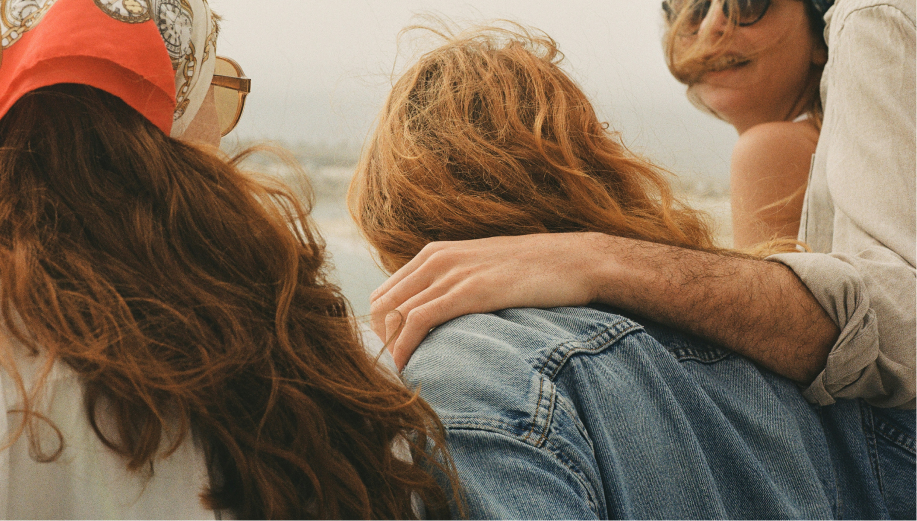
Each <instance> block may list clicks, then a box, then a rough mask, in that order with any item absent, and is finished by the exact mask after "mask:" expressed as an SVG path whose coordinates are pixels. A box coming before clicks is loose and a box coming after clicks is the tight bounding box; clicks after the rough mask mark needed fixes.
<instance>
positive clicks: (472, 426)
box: [441, 417, 598, 515]
mask: <svg viewBox="0 0 917 521" xmlns="http://www.w3.org/2000/svg"><path fill="white" fill-rule="evenodd" d="M441 421H442V424H443V427H445V428H446V430H447V431H450V430H451V431H460V430H467V431H488V432H492V433H494V434H498V435H501V436H506V437H508V438H512V439H515V440H517V441H525V440H519V436H517V435H515V434H514V433H513V432H512V431H513V429H512V426H511V425H509V424H507V423H506V422H503V421H498V420H497V421H490V420H484V421H481V420H479V419H476V420H464V419H461V418H457V417H447V418H442V419H441ZM587 441H590V443H591V440H588V438H587ZM526 444H527V445H530V446H532V444H531V443H526ZM535 448H538V449H547V450H548V452H550V453H551V455H552V456H553V457H554V459H556V460H557V462H558V463H560V464H561V465H563V466H564V467H565V468H566V469H567V470H569V471H570V472H571V473H572V474H573V475H574V476H575V477H576V479H577V481H578V482H579V483H580V485H581V486H582V487H583V488H584V489H585V490H586V494H587V495H588V500H589V506H590V508H592V511H593V512H595V513H596V515H598V501H597V500H596V497H597V496H596V492H595V490H594V489H593V487H592V485H591V484H590V482H589V479H588V478H587V477H586V475H585V474H583V472H582V471H581V470H579V467H577V466H576V465H574V464H573V462H571V461H569V458H567V457H566V455H565V454H564V453H563V451H562V450H560V449H559V448H558V447H556V446H555V445H554V444H553V443H551V442H550V441H547V442H546V443H544V444H543V446H541V447H535Z"/></svg>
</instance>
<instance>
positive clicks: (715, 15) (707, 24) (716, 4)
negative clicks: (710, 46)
mask: <svg viewBox="0 0 917 521" xmlns="http://www.w3.org/2000/svg"><path fill="white" fill-rule="evenodd" d="M724 1H725V0H713V1H712V2H711V3H710V9H708V10H707V14H705V15H704V19H703V20H701V23H700V27H698V32H700V33H701V34H703V33H708V34H709V33H713V34H722V33H723V31H725V30H726V25H727V24H728V23H729V17H728V16H727V15H726V12H725V11H726V10H725V9H723V2H724Z"/></svg>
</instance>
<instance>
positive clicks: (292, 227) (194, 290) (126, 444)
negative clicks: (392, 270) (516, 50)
mask: <svg viewBox="0 0 917 521" xmlns="http://www.w3.org/2000/svg"><path fill="white" fill-rule="evenodd" d="M239 160H241V157H240V158H237V159H236V160H235V161H233V162H228V163H227V162H226V161H225V160H224V159H222V158H221V157H218V156H216V155H214V154H213V153H211V152H208V151H206V150H203V149H201V148H197V147H195V146H192V145H189V144H186V143H183V142H181V141H178V140H175V139H172V138H169V137H168V136H166V135H164V134H163V133H162V132H160V131H159V130H158V129H157V128H156V127H155V126H153V125H152V124H151V123H149V122H148V121H147V120H146V119H144V118H143V117H142V116H141V115H140V114H138V113H136V112H134V111H133V110H132V109H130V108H129V107H128V106H127V105H126V104H124V103H123V102H121V101H120V100H119V99H117V98H115V97H113V96H111V95H109V94H107V93H104V92H101V91H98V90H95V89H93V88H90V87H85V86H77V85H60V86H55V87H50V88H45V89H41V90H39V91H36V92H34V93H31V94H30V95H28V96H26V97H25V98H23V99H22V100H21V101H19V102H18V103H17V104H16V106H14V107H13V108H12V109H11V110H10V112H9V113H8V114H7V115H6V116H4V117H3V119H2V120H0V309H2V320H3V326H4V327H5V328H6V329H7V331H8V332H9V333H10V334H12V335H14V336H15V337H16V338H17V339H18V340H19V341H20V342H21V343H22V344H24V345H25V346H28V347H29V348H30V350H31V351H32V354H33V355H35V356H46V357H47V360H48V363H47V364H45V376H47V370H48V369H50V367H51V365H50V364H51V362H52V361H53V360H56V359H60V360H62V361H63V362H65V363H66V364H67V365H69V366H70V367H72V368H73V369H74V370H75V371H76V372H77V373H79V375H80V377H81V379H82V382H83V383H84V384H85V403H86V412H87V414H88V417H89V420H90V422H91V423H92V427H93V428H94V429H95V432H96V434H97V435H98V437H99V438H100V439H101V440H102V442H103V443H104V444H105V445H106V446H108V447H109V448H110V449H112V450H114V451H116V452H117V453H118V454H121V455H123V456H124V458H125V464H126V465H127V467H128V468H129V469H133V470H137V471H141V472H155V466H156V461H157V459H158V458H161V457H166V456H168V454H170V453H171V452H172V451H174V450H175V449H176V448H177V447H178V445H179V443H181V442H182V440H184V439H186V438H187V437H188V436H193V437H195V438H196V439H197V440H198V441H199V442H200V443H201V444H202V446H203V448H204V451H205V454H206V456H207V460H208V464H209V467H210V469H211V472H212V474H211V486H210V488H209V489H208V490H206V491H205V492H204V493H203V495H202V499H203V500H204V502H205V505H207V506H209V507H210V508H218V509H228V510H229V511H231V512H232V513H233V515H235V516H237V517H240V518H298V517H318V518H345V517H346V518H350V517H363V518H369V517H387V518H411V517H415V516H416V512H415V510H414V509H413V508H412V496H414V497H415V498H418V499H420V500H422V501H423V503H424V504H425V505H426V508H427V509H428V512H429V513H430V514H432V515H435V516H447V515H448V514H449V510H448V504H447V503H448V501H449V498H447V497H446V495H445V493H444V492H443V490H442V489H441V488H440V487H439V486H438V485H437V484H436V481H435V480H434V479H433V477H432V475H431V472H432V471H443V472H446V474H447V475H449V476H454V470H451V467H449V466H448V464H447V463H439V462H440V461H448V457H447V456H445V455H443V454H440V453H438V452H435V449H434V452H431V453H428V452H427V451H426V447H427V445H428V442H432V445H433V446H434V447H443V446H444V444H443V433H442V427H441V425H440V424H439V422H438V420H437V419H436V417H435V416H434V413H433V411H432V410H431V409H430V407H429V406H428V405H427V404H425V403H424V402H423V401H422V400H420V399H419V398H418V397H417V396H416V394H414V393H413V392H411V391H409V390H407V389H405V388H404V387H403V386H402V385H401V384H400V383H399V382H398V381H397V379H396V378H395V377H394V376H385V375H384V374H383V373H382V372H380V371H379V370H378V368H377V367H376V366H375V364H374V361H373V360H372V359H371V358H369V357H368V356H367V355H366V353H365V351H364V347H363V345H362V344H361V341H360V339H359V336H358V333H357V329H356V326H355V323H354V321H353V320H352V318H351V315H350V313H349V309H348V304H347V302H346V300H345V299H344V298H343V297H342V296H341V294H340V292H339V290H338V288H337V287H335V286H334V285H332V284H331V283H329V282H328V280H327V273H326V272H325V268H326V266H327V263H326V254H325V251H324V245H323V243H322V241H321V239H320V237H318V236H317V235H315V234H314V233H313V231H312V224H310V222H309V220H308V215H307V209H306V208H305V207H304V206H303V205H302V203H300V202H299V201H298V200H297V198H296V197H294V195H292V193H291V192H290V191H289V190H288V189H287V188H285V187H284V186H283V185H280V184H279V183H273V184H272V183H271V182H269V181H268V180H266V179H259V178H257V177H254V176H252V175H248V174H245V173H243V172H242V171H241V170H240V169H239V166H238V161H239ZM11 360H12V359H11V356H10V353H8V352H2V350H0V361H2V365H3V369H5V370H6V371H7V372H8V373H10V374H11V375H14V378H16V381H17V385H18V386H19V388H20V393H21V394H22V397H23V400H24V402H25V407H24V411H22V412H24V413H25V414H24V418H25V420H24V421H23V422H22V425H21V426H20V428H19V429H18V431H17V432H16V433H14V436H13V438H12V439H11V440H7V441H6V442H5V444H4V445H0V449H2V448H8V447H9V446H10V445H11V444H12V443H13V442H14V441H15V440H16V439H17V438H18V436H22V435H28V434H29V432H30V431H32V429H33V428H35V424H36V422H39V421H42V418H41V415H40V412H39V411H36V410H33V402H34V397H35V396H36V392H37V390H35V391H33V390H27V389H25V388H24V385H23V383H22V382H23V380H22V378H21V377H19V375H18V373H17V372H16V367H15V366H14V365H13V364H12V361H11ZM103 416H105V417H106V418H108V417H110V419H111V420H112V421H113V424H114V425H115V426H116V432H114V433H111V432H103V429H101V428H100V419H101V418H102V417H103ZM45 421H46V420H45ZM109 424H110V422H106V425H109ZM105 430H106V431H107V430H108V429H107V428H106V429H105ZM61 442H62V443H65V442H66V440H61ZM404 444H407V445H409V446H410V448H411V454H412V455H413V460H412V461H406V460H405V459H403V457H402V458H399V457H397V456H396V455H395V454H393V451H392V448H393V446H395V445H404ZM59 453H60V447H59V448H58V449H57V450H56V451H55V450H50V451H49V450H45V451H44V452H43V455H44V457H45V459H54V458H55V457H57V455H59ZM430 469H433V470H432V471H431V470H430Z"/></svg>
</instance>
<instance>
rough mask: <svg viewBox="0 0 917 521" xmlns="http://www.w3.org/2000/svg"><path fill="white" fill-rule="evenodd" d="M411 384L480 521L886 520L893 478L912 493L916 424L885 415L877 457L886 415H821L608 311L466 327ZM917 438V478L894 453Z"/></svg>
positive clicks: (767, 377) (735, 364) (443, 335)
mask: <svg viewBox="0 0 917 521" xmlns="http://www.w3.org/2000/svg"><path fill="white" fill-rule="evenodd" d="M404 378H405V380H406V382H407V383H408V384H409V385H411V386H414V387H416V388H418V389H419V391H420V395H421V396H422V397H423V398H424V399H425V400H427V401H428V402H429V403H430V404H431V405H432V406H433V408H434V409H435V410H436V411H437V413H438V414H439V415H440V417H441V419H442V421H443V424H444V425H445V427H446V429H447V436H448V439H447V441H448V445H449V449H450V451H451V454H452V457H453V458H454V460H455V463H456V466H457V468H458V471H459V475H460V477H461V479H462V483H463V486H464V487H465V492H466V497H467V500H468V509H469V511H468V514H469V515H470V517H472V518H503V519H507V518H512V519H526V518H528V519H588V518H657V519H666V518H668V519H689V518H733V519H739V518H758V519H768V518H808V519H825V518H864V519H865V518H885V517H888V516H889V511H888V509H887V508H886V506H885V496H883V487H882V483H880V479H879V476H880V474H878V472H880V471H881V469H882V468H883V466H884V467H885V468H886V474H888V475H887V476H886V477H885V478H884V483H885V488H886V489H887V488H889V487H893V488H895V490H898V491H900V494H902V495H906V494H907V488H906V487H905V486H904V485H905V484H903V483H902V482H904V481H906V480H907V479H910V480H911V489H910V490H911V491H913V481H914V468H913V461H914V460H913V432H914V429H913V426H914V425H913V422H911V423H910V424H909V426H908V425H902V422H901V421H898V422H897V423H894V424H892V423H890V421H888V422H885V420H884V419H883V420H882V421H883V422H885V423H884V424H883V425H885V427H883V428H882V429H884V430H883V431H882V432H885V433H886V435H885V436H882V437H879V436H876V438H875V442H874V443H873V446H872V447H870V444H869V440H868V439H867V436H865V435H864V434H863V432H864V431H863V425H864V424H865V423H864V418H866V416H869V418H872V421H874V422H877V421H878V420H876V419H877V418H880V417H881V418H884V416H881V415H880V413H879V412H876V410H875V409H872V408H869V407H868V406H864V405H863V404H860V403H858V402H840V403H839V404H838V405H837V406H836V407H834V406H832V407H825V408H819V407H816V406H813V405H810V404H809V403H807V402H806V401H805V400H804V399H803V398H802V396H801V393H800V392H799V389H798V388H797V387H796V385H795V384H793V383H792V382H790V381H788V380H786V379H784V378H782V377H779V376H776V375H773V374H771V373H769V372H767V371H764V370H761V369H759V368H757V367H756V366H755V365H754V364H752V363H751V362H749V361H748V360H747V359H745V358H743V357H740V356H737V355H735V354H734V353H731V352H729V351H726V350H722V349H717V348H714V347H711V346H709V345H706V344H704V343H703V342H700V341H697V340H694V339H691V338H688V337H686V336H683V335H680V334H677V333H674V332H671V331H669V330H666V329H665V328H661V327H656V326H650V325H648V326H647V327H646V328H644V327H643V326H641V325H639V324H637V323H636V322H634V321H632V320H629V319H627V318H624V317H621V316H619V315H615V314H612V313H607V312H604V311H600V310H597V309H592V308H556V309H550V310H539V309H511V310H504V311H501V312H498V313H494V314H486V315H468V316H465V317H461V318H459V319H456V320H454V321H452V322H449V323H447V324H445V325H443V326H441V327H439V328H436V329H435V330H433V331H432V332H431V333H430V335H429V336H428V337H427V339H426V340H425V341H424V343H423V344H421V347H420V348H419V349H418V350H417V351H416V352H415V354H414V355H413V357H412V359H411V362H410V363H409V364H408V366H407V368H406V369H405V371H404ZM867 413H868V414H867ZM899 420H900V419H899ZM877 424H878V423H877ZM826 426H827V427H826ZM892 426H895V429H892ZM908 429H910V430H908ZM876 430H877V432H878V430H879V429H878V428H877V429H876ZM908 433H909V434H908ZM908 435H909V436H910V438H907V436H908ZM888 438H892V439H893V440H889V439H888ZM907 440H910V449H911V450H910V453H909V454H910V458H911V459H910V467H908V465H907V463H905V464H904V465H903V466H902V464H901V457H900V455H895V456H881V454H887V453H888V451H887V450H885V451H884V452H883V450H880V449H879V445H880V444H881V443H884V442H886V441H890V442H892V445H894V447H895V448H896V449H898V448H900V445H901V444H902V443H903V444H905V445H906V444H907ZM894 441H897V443H894ZM883 458H885V459H886V460H888V461H885V462H883ZM877 469H878V470H877ZM908 476H910V477H909V478H908ZM911 494H912V495H911V499H913V493H912V492H911ZM910 506H911V509H913V503H911V505H910Z"/></svg>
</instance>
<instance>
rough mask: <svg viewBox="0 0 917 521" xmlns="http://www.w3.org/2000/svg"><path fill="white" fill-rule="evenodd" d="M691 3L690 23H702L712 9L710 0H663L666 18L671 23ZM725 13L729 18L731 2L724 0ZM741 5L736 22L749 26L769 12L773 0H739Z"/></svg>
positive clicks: (695, 24)
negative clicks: (692, 0) (698, 0)
mask: <svg viewBox="0 0 917 521" xmlns="http://www.w3.org/2000/svg"><path fill="white" fill-rule="evenodd" d="M688 3H691V5H690V6H688V7H687V9H690V12H689V13H688V24H689V25H692V26H697V25H700V24H701V22H703V21H704V18H706V17H707V13H708V12H709V11H710V7H711V5H712V4H713V2H712V1H710V0H704V1H703V2H693V3H692V2H691V0H665V1H664V2H662V10H663V11H665V16H666V20H667V21H668V22H669V23H672V22H674V21H675V19H676V18H678V14H679V13H680V12H681V11H682V10H683V9H685V5H686V4H688ZM722 4H723V14H724V15H725V16H726V17H727V18H728V17H729V3H728V2H726V1H725V0H723V2H722ZM737 4H738V7H739V12H738V13H737V15H736V23H737V24H738V25H739V26H740V27H748V26H749V25H752V24H755V23H757V22H758V21H759V20H761V18H763V17H764V13H766V12H767V9H768V8H769V7H770V6H771V0H738V2H737Z"/></svg>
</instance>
